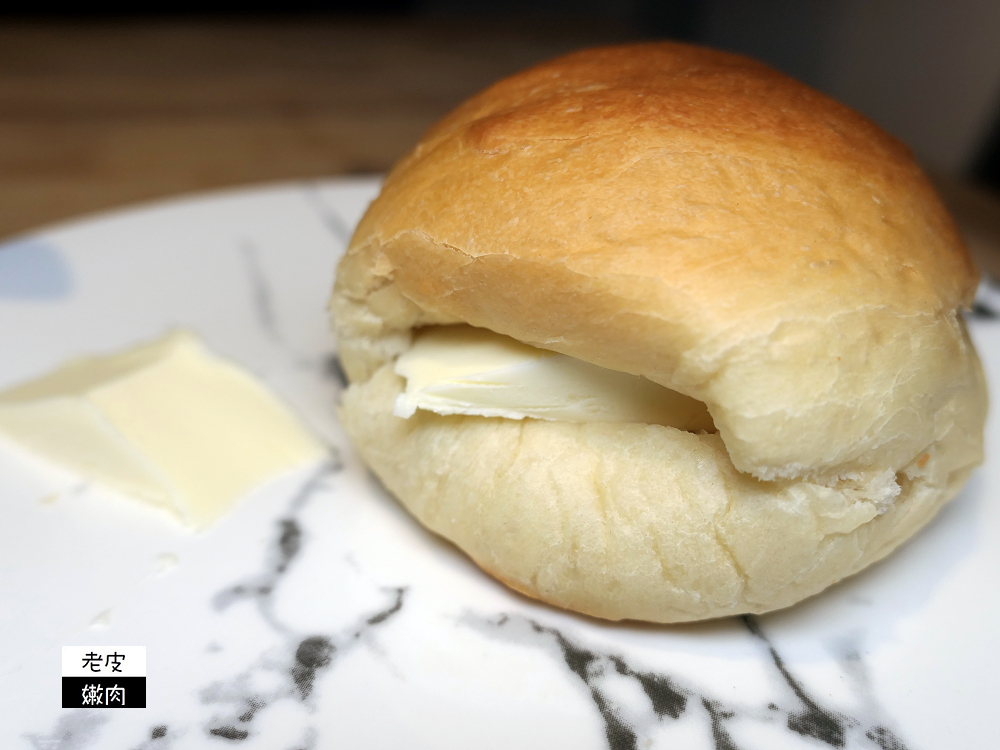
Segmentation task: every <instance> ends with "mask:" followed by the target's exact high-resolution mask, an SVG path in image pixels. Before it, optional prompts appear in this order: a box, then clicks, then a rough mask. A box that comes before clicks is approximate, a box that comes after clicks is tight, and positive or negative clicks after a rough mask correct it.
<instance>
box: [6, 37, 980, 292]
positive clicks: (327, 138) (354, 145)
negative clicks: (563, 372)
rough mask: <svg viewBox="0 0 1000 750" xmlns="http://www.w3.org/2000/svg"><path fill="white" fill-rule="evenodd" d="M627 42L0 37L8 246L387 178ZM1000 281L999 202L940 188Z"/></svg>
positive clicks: (953, 184)
mask: <svg viewBox="0 0 1000 750" xmlns="http://www.w3.org/2000/svg"><path fill="white" fill-rule="evenodd" d="M627 39H628V33H627V32H626V31H624V30H623V29H617V28H614V27H610V28H609V27H607V26H605V25H596V24H588V23H584V22H578V23H574V24H567V23H558V24H557V23H544V22H540V21H532V22H530V23H518V24H513V23H511V22H506V23H505V24H500V23H496V22H488V23H487V22H478V23H475V24H473V23H457V22H456V23H444V22H435V23H418V22H414V21H373V20H335V19H314V20H299V21H285V22H273V21H272V22H266V23H265V22H251V21H238V22H234V21H225V22H223V21H218V22H209V21H199V22H194V21H189V22H150V21H144V22H129V23H108V22H104V23H95V24H89V25H88V24H79V23H77V24H72V25H70V24H64V25H58V24H51V23H48V24H40V23H38V24H7V25H6V26H4V27H2V28H0V237H9V236H10V235H12V234H16V233H18V232H21V231H24V230H26V229H30V228H33V227H36V226H39V225H42V224H46V223H49V222H53V221H57V220H60V219H64V218H68V217H72V216H77V215H81V214H85V213H89V212H93V211H98V210H102V209H107V208H111V207H114V206H119V205H122V204H128V203H133V202H136V201H143V200H148V199H152V198H158V197H163V196H168V195H173V194H179V193H186V192H191V191H197V190H208V189H213V188H219V187H224V186H229V185H237V184H244V183H254V182H267V181H272V180H286V179H296V178H311V177H319V176H327V175H335V174H345V173H348V174H350V173H372V172H383V171H385V170H386V169H388V168H389V167H390V166H391V165H392V164H393V162H394V161H395V160H396V159H398V158H399V157H400V156H402V155H403V154H404V153H405V152H406V151H407V150H408V149H409V148H410V147H411V146H412V145H413V143H414V142H415V141H416V140H417V139H418V138H419V137H420V135H421V134H422V133H423V131H424V130H425V129H426V128H427V127H428V126H429V125H430V124H431V123H433V122H434V121H435V120H436V119H437V118H439V117H440V116H441V115H443V114H444V113H445V112H447V111H448V110H449V109H450V108H451V107H453V106H455V105H456V104H457V103H458V102H460V101H461V100H462V99H463V98H465V97H466V96H468V95H469V94H471V93H473V92H474V91H476V90H478V89H480V88H482V87H484V86H486V85H487V84H489V83H490V82H492V81H494V80H496V79H497V78H500V77H502V76H504V75H507V74H509V73H512V72H514V71H515V70H518V69H520V68H523V67H525V66H527V65H530V64H532V63H534V62H537V61H540V60H543V59H545V58H548V57H552V56H554V55H557V54H561V53H563V52H566V51H568V50H571V49H576V48H579V47H585V46H588V45H594V44H601V43H612V42H619V41H625V40H627ZM937 181H938V183H939V186H940V187H941V189H942V193H943V194H944V195H945V197H946V199H947V200H948V201H949V202H950V203H951V205H952V207H953V210H954V211H955V214H956V216H957V217H958V218H959V221H960V223H961V224H962V226H963V229H964V230H965V232H966V236H967V237H968V239H969V241H970V245H971V246H972V248H973V250H974V252H975V253H976V255H977V256H978V257H979V259H980V262H981V263H982V264H983V266H984V267H985V268H988V269H989V270H990V271H991V273H992V274H993V275H994V276H996V277H997V278H1000V201H998V200H997V199H995V198H994V197H993V196H992V195H990V194H987V193H983V192H982V191H978V190H976V189H974V188H971V187H970V186H968V185H966V184H964V183H962V182H961V181H960V180H956V179H954V178H949V177H947V176H938V177H937Z"/></svg>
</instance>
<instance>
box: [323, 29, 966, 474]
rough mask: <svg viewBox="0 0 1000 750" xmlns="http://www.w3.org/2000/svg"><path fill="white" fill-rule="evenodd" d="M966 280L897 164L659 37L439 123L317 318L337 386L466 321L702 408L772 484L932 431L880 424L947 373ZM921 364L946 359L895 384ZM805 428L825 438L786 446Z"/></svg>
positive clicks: (739, 459) (501, 93) (772, 88)
mask: <svg viewBox="0 0 1000 750" xmlns="http://www.w3.org/2000/svg"><path fill="white" fill-rule="evenodd" d="M975 283H976V272H975V269H974V267H973V265H972V263H971V261H970V259H969V256H968V254H967V252H966V251H965V249H964V247H963V245H962V243H961V241H960V239H959V237H958V235H957V233H956V231H955V227H954V225H953V223H952V221H951V219H950V218H949V217H948V215H947V213H946V212H945V210H944V208H943V207H942V205H941V202H940V201H939V200H938V198H937V196H936V195H935V193H934V191H933V189H932V188H931V187H930V185H929V183H928V181H927V179H926V178H925V176H924V175H923V173H922V172H921V171H920V169H919V168H918V166H917V165H916V163H915V162H914V160H913V159H912V157H911V156H910V154H909V152H908V151H907V149H906V148H905V147H904V146H902V145H901V144H900V143H898V142H897V141H895V140H894V139H892V138H891V137H889V136H888V135H886V134H884V133H882V132H881V131H880V130H878V128H876V127H875V126H874V125H872V124H871V123H870V122H868V121H867V120H865V119H864V118H863V117H861V116H860V115H858V114H856V113H854V112H852V111H851V110H849V109H847V108H846V107H843V106H842V105H840V104H838V103H836V102H834V101H833V100H831V99H829V98H827V97H825V96H823V95H822V94H819V93H817V92H815V91H812V90H811V89H809V88H807V87H806V86H803V85H802V84H799V83H797V82H795V81H793V80H791V79H789V78H787V77H785V76H783V75H781V74H779V73H777V72H775V71H773V70H770V69H769V68H767V67H766V66H764V65H761V64H759V63H756V62H753V61H751V60H748V59H746V58H742V57H738V56H735V55H729V54H724V53H721V52H715V51H711V50H704V49H699V48H695V47H689V46H684V45H677V44H672V43H660V44H649V45H635V46H629V47H612V48H606V49H597V50H588V51H584V52H580V53H576V54H573V55H568V56H566V57H563V58H560V59H558V60H554V61H552V62H550V63H546V64H544V65H540V66H538V67H536V68H532V69H531V70H527V71H525V72H523V73H520V74H518V75H516V76H513V77H511V78H509V79H507V80H504V81H501V82H500V83H498V84H496V85H494V86H493V87H491V88H489V89H487V90H486V91H484V92H482V93H481V94H479V95H478V96H476V97H473V98H472V99H470V100H469V101H468V102H466V103H465V104H463V105H462V106H461V107H459V108H458V109H457V110H456V111H455V112H453V113H452V114H451V115H449V116H448V117H446V118H445V119H444V120H443V121H442V122H441V123H439V124H438V125H437V126H436V127H435V128H433V129H432V130H431V131H430V132H429V133H428V134H427V136H426V137H425V139H424V140H423V141H422V142H421V143H420V144H419V145H418V146H417V148H416V149H415V150H414V152H413V153H412V154H411V155H410V156H408V157H407V158H406V159H404V160H403V162H402V163H400V165H399V166H398V167H397V168H396V169H395V170H394V171H393V172H392V174H391V175H390V176H389V178H388V179H387V180H386V183H385V186H384V188H383V191H382V194H381V195H380V196H379V197H378V199H377V200H376V201H375V202H374V203H373V204H372V206H371V208H370V209H369V211H368V212H367V214H366V215H365V217H364V219H363V220H362V222H361V224H360V226H359V227H358V230H357V232H356V234H355V236H354V239H353V241H352V243H351V247H350V249H349V250H348V253H347V256H346V257H345V258H344V260H343V261H342V263H341V266H340V269H339V273H338V282H337V291H336V297H335V300H334V307H335V317H336V318H337V326H338V333H339V337H340V340H341V348H342V353H343V357H344V359H345V364H346V365H347V369H348V373H349V375H350V376H351V377H352V378H353V379H359V378H360V379H364V378H365V377H368V376H369V375H370V374H371V373H372V372H373V371H374V369H376V368H377V367H378V366H380V365H381V364H382V363H383V362H385V361H387V360H388V359H390V358H391V357H392V356H394V355H395V354H397V353H398V352H399V351H401V349H402V348H405V346H406V345H407V343H408V331H409V329H410V328H412V327H413V326H415V325H421V324H424V323H428V322H469V323H472V324H473V325H477V326H482V327H485V328H489V329H491V330H494V331H497V332H499V333H503V334H506V335H509V336H513V337H514V338H517V339H519V340H522V341H525V342H528V343H532V344H535V345H537V346H541V347H544V348H549V349H553V350H555V351H560V352H563V353H565V354H569V355H571V356H575V357H579V358H581V359H585V360H588V361H591V362H595V363H596V364H600V365H603V366H605V367H610V368H612V369H617V370H622V371H626V372H631V373H634V374H641V375H645V376H646V377H648V378H650V379H651V380H654V381H656V382H659V383H662V384H663V385H666V386H668V387H670V388H673V389H675V390H678V391H680V392H682V393H685V394H687V395H689V396H692V397H694V398H697V399H700V400H702V401H705V402H706V403H707V404H708V405H709V409H710V410H711V412H712V416H713V418H714V419H715V422H716V424H717V425H718V426H719V428H720V431H721V433H722V436H723V438H724V439H725V441H726V444H727V446H728V448H729V450H730V452H731V454H732V456H733V460H734V462H735V463H736V465H737V467H738V468H739V469H740V470H742V471H748V472H751V473H753V474H754V475H756V476H759V477H763V478H768V477H775V476H798V475H805V474H810V473H811V474H815V475H835V474H838V473H840V474H842V473H844V472H850V471H863V470H867V469H869V468H872V467H873V466H876V465H880V464H883V463H885V459H888V461H889V462H890V463H893V464H895V465H900V464H901V463H905V462H906V461H908V460H909V459H910V458H911V457H912V454H913V452H914V451H915V450H917V449H918V447H919V444H920V443H922V442H925V438H926V434H924V433H920V431H919V430H918V433H919V434H917V435H915V436H914V437H913V439H906V438H905V437H901V434H902V432H903V431H904V429H905V430H911V429H913V427H914V425H912V424H909V423H907V424H905V425H903V424H901V425H900V428H899V429H898V430H895V432H896V434H894V435H892V436H890V437H888V438H887V435H886V431H885V430H884V429H883V428H884V425H885V424H886V423H887V422H889V421H891V420H893V419H897V418H900V415H902V414H905V413H907V412H913V411H914V410H919V411H921V412H922V411H925V410H926V409H927V408H934V404H936V403H940V402H941V401H942V400H943V399H944V398H946V397H947V392H948V390H949V389H951V388H953V387H955V384H956V383H957V381H958V380H959V379H961V377H962V375H963V372H964V371H965V369H966V368H967V357H965V355H964V354H963V353H962V351H961V349H962V344H961V337H960V336H959V334H958V328H957V325H956V319H955V311H956V309H957V308H960V307H961V306H962V305H963V304H964V303H967V302H968V301H969V299H970V295H971V294H972V293H973V290H974V287H975ZM916 346H920V347H922V348H923V349H924V350H925V351H926V352H927V353H928V355H930V354H931V353H933V356H934V357H935V358H937V360H938V364H937V365H933V364H932V365H931V367H930V369H929V370H923V369H921V373H923V374H917V373H915V374H913V376H912V377H910V376H909V375H908V376H907V380H906V382H905V383H901V382H900V378H899V377H898V374H899V373H898V369H899V368H900V367H910V364H911V352H912V350H913V348H914V347H916ZM930 360H931V357H930V356H928V357H927V358H926V361H925V362H924V363H923V364H929V363H930ZM923 364H922V367H923ZM779 423H780V424H779ZM817 423H838V424H839V425H840V431H839V435H838V436H837V438H836V439H834V440H830V439H829V438H828V437H826V436H824V437H822V439H819V440H817V441H810V440H808V439H803V436H807V435H809V434H810V431H811V430H812V428H813V426H814V425H815V424H817ZM776 430H778V431H781V432H783V438H782V439H781V440H778V441H775V440H772V439H771V437H770V436H773V435H774V434H775V431H776ZM791 435H798V437H796V438H794V439H792V440H787V439H785V438H787V437H788V436H791ZM887 440H888V442H889V443H891V445H889V444H887ZM884 451H888V452H889V453H890V454H891V455H890V456H885V457H883V456H879V457H878V458H877V459H873V458H872V457H873V456H875V455H877V454H878V453H880V452H884Z"/></svg>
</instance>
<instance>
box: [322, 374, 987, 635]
mask: <svg viewBox="0 0 1000 750" xmlns="http://www.w3.org/2000/svg"><path fill="white" fill-rule="evenodd" d="M403 387H404V382H403V380H402V379H401V378H400V377H399V376H397V375H396V374H395V373H394V372H393V370H392V366H391V364H388V365H385V366H383V367H382V368H381V369H379V370H378V371H377V372H376V373H375V374H374V375H373V376H372V377H371V378H370V379H368V380H367V381H365V382H363V383H355V384H353V385H352V386H351V387H350V388H348V390H347V391H345V393H344V396H343V402H342V406H341V409H340V416H341V421H342V423H343V425H344V427H345V428H346V430H347V432H348V433H349V434H350V436H351V437H352V439H353V440H354V444H355V445H356V446H357V448H358V450H359V451H360V452H361V455H362V457H363V458H364V460H365V461H366V462H367V463H368V465H369V466H371V468H372V469H373V470H374V471H375V473H376V474H377V475H378V477H379V478H380V479H381V480H382V482H383V483H384V484H385V486H386V487H387V488H388V489H389V490H390V491H391V492H392V493H393V494H394V495H395V496H396V497H397V498H399V500H400V501H402V503H403V504H404V505H405V506H406V507H407V508H408V509H409V511H410V512H411V513H412V514H413V515H414V516H416V518H417V519H419V520H420V522H421V523H423V524H424V526H426V527H427V528H428V529H430V530H432V531H434V532H436V533H437V534H440V535H441V536H443V537H445V538H446V539H448V540H450V541H452V542H453V543H455V544H456V545H457V546H458V547H460V548H461V549H462V550H464V551H465V552H466V553H467V554H468V555H469V556H470V557H471V558H472V559H473V560H474V561H475V562H476V563H477V564H478V565H479V566H480V567H481V568H482V569H483V570H485V571H486V572H487V573H489V574H490V575H492V576H494V577H496V578H498V579H499V580H501V581H503V582H504V583H506V584H507V585H508V586H510V587H511V588H514V589H516V590H517V591H520V592H522V593H524V594H526V595H528V596H531V597H534V598H537V599H541V600H543V601H545V602H548V603H550V604H553V605H555V606H558V607H563V608H566V609H570V610H575V611H578V612H582V613H585V614H588V615H593V616H596V617H601V618H606V619H609V620H620V619H635V620H647V621H652V622H662V623H667V622H684V621H691V620H701V619H706V618H712V617H721V616H726V615H735V614H740V613H747V612H755V613H759V612H766V611H769V610H773V609H779V608H782V607H786V606H789V605H791V604H794V603H795V602H797V601H799V600H801V599H804V598H806V597H808V596H811V595H813V594H816V593H817V592H819V591H822V590H823V589H825V588H826V587H827V586H830V585H831V584H833V583H836V582H837V581H838V580H840V579H842V578H844V577H845V576H849V575H851V574H852V573H856V572H857V571H859V570H861V569H862V568H864V567H865V566H867V565H869V564H871V563H873V562H875V561H876V560H878V559H880V558H881V557H884V556H885V555H886V554H888V553H889V552H891V551H892V550H893V549H895V548H896V547H897V546H898V545H899V544H901V543H902V542H903V541H905V540H906V539H907V538H909V537H911V536H912V535H913V534H914V533H915V532H916V531H917V530H918V529H919V528H920V527H922V526H923V525H924V524H926V523H927V522H928V521H929V520H930V519H931V518H932V517H933V516H934V514H935V513H937V511H938V510H939V509H940V508H941V506H942V505H944V503H945V502H947V501H948V500H949V499H950V498H952V497H953V496H954V495H955V494H956V493H957V492H958V490H959V489H960V488H961V486H962V484H963V482H964V481H965V479H966V478H967V477H968V475H969V473H970V472H971V471H972V469H973V468H974V467H975V466H976V465H977V464H979V463H980V462H981V460H982V434H983V429H982V425H983V418H984V417H983V415H984V413H985V384H984V382H983V379H982V375H981V371H979V377H978V379H977V382H975V383H972V382H970V383H969V384H968V387H966V388H964V389H962V390H961V391H958V392H956V393H954V394H953V397H952V398H951V400H950V401H949V402H948V403H947V404H946V405H945V406H944V407H943V408H942V409H941V410H940V411H939V412H938V413H937V415H936V416H935V417H934V419H935V440H934V442H933V443H931V444H930V445H928V446H927V448H926V449H925V450H924V451H922V452H921V453H920V454H918V455H917V456H916V457H915V458H914V460H913V461H912V462H911V463H910V464H909V465H907V466H905V467H903V468H902V469H900V470H899V471H894V470H892V469H886V470H884V471H881V472H874V473H870V474H867V475H864V476H850V477H846V478H842V479H841V480H839V481H838V482H837V483H836V484H835V485H833V486H826V485H822V484H817V483H813V482H810V481H804V480H788V481H770V482H765V481H759V480H757V479H754V478H753V477H751V476H748V475H746V474H741V473H740V472H738V471H737V470H736V469H735V468H734V467H733V464H732V462H731V461H730V458H729V455H728V453H727V452H726V447H725V445H724V444H723V442H722V440H721V438H720V437H719V436H718V435H717V434H692V433H688V432H682V431H680V430H676V429H673V428H670V427H662V426H659V425H645V424H618V423H570V422H546V421H539V420H531V419H526V420H523V421H514V420H507V419H491V418H484V417H464V416H447V417H446V416H440V415H437V414H432V413H429V412H422V411H418V412H417V414H416V415H415V416H413V417H411V418H409V419H400V418H397V417H395V416H393V414H392V406H393V401H394V400H395V398H396V396H397V395H398V394H399V393H400V392H401V391H402V390H403Z"/></svg>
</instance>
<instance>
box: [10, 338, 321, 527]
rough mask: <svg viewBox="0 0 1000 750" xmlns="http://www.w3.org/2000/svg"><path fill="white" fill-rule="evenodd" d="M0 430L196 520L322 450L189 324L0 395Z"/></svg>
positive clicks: (205, 520) (207, 519) (204, 521)
mask: <svg viewBox="0 0 1000 750" xmlns="http://www.w3.org/2000/svg"><path fill="white" fill-rule="evenodd" d="M0 432H3V433H5V434H6V435H7V436H8V437H10V438H12V439H13V440H14V441H16V442H18V443H20V444H22V445H23V446H25V447H27V448H28V449H30V450H32V451H34V452H36V453H38V454H40V455H42V456H44V457H46V458H48V459H50V460H52V461H54V462H56V463H59V464H61V465H63V466H65V467H66V468H68V469H71V470H72V471H75V472H77V473H79V474H81V475H83V476H84V477H86V478H88V479H90V480H93V481H95V482H98V483H100V484H103V485H106V486H107V487H109V488H111V489H113V490H116V491H118V492H120V493H123V494H125V495H128V496H131V497H135V498H139V499H142V500H145V501H147V502H150V503H153V504H156V505H160V506H164V507H166V508H168V509H170V510H172V511H174V512H175V513H176V514H178V515H179V516H180V517H181V518H182V519H183V520H184V521H185V522H186V523H187V524H188V525H190V526H192V527H195V528H202V527H204V526H206V525H208V524H210V523H211V522H212V521H214V520H216V519H217V518H218V517H219V516H221V515H223V514H224V513H225V512H226V511H228V510H229V509H230V508H231V507H232V506H233V505H234V504H235V503H236V501H237V500H239V499H240V497H242V496H243V495H245V494H246V493H247V492H248V491H249V490H251V489H252V488H253V487H254V486H255V485H257V484H259V483H261V482H262V481H264V480H266V479H268V478H270V477H272V476H275V475H277V474H279V473H281V472H283V471H286V470H289V469H291V468H294V467H297V466H303V465H305V464H307V463H310V462H314V461H317V460H319V459H321V458H322V457H323V456H324V455H325V454H326V453H327V449H326V448H325V447H324V445H323V444H322V443H321V442H320V441H319V440H318V439H316V437H314V436H313V435H312V434H311V433H310V432H309V431H308V430H306V429H305V428H304V427H303V426H302V425H301V424H300V423H299V422H298V420H297V419H296V418H295V417H294V416H293V415H292V414H291V413H290V412H289V411H288V410H287V409H286V408H285V407H284V406H283V405H282V404H281V403H279V402H278V401H277V400H276V399H275V398H274V397H273V396H272V395H271V394H270V393H269V392H268V391H267V390H266V389H265V388H264V387H263V386H262V385H260V384H259V383H258V382H257V381H256V380H255V379H253V378H252V377H251V376H249V375H248V374H247V373H245V372H244V371H243V370H241V369H240V368H239V367H237V366H235V365H233V364H231V363H229V362H227V361H225V360H222V359H220V358H218V357H216V356H213V355H212V354H210V353H209V352H208V351H206V350H205V348H204V347H203V346H202V344H201V342H200V341H199V340H198V339H197V338H196V337H195V336H194V335H192V334H190V333H186V332H174V333H171V334H168V335H167V336H165V337H163V338H162V339H159V340H157V341H154V342H152V343H149V344H145V345H142V346H139V347H136V348H134V349H131V350H129V351H126V352H123V353H119V354H113V355H109V356H100V357H90V358H86V359H79V360H75V361H73V362H69V363H67V364H66V365H64V366H63V367H61V368H59V369H57V370H56V371H55V372H53V373H51V374H49V375H46V376H44V377H42V378H40V379H38V380H35V381H33V382H30V383H26V384H24V385H20V386H17V387H15V388H12V389H10V390H8V391H5V392H3V393H0Z"/></svg>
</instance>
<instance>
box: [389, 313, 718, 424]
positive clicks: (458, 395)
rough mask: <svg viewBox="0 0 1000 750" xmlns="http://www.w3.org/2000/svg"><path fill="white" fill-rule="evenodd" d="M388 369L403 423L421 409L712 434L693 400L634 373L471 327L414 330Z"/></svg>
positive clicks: (704, 412) (702, 406)
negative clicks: (398, 383) (395, 379)
mask: <svg viewBox="0 0 1000 750" xmlns="http://www.w3.org/2000/svg"><path fill="white" fill-rule="evenodd" d="M395 370H396V373H397V374H399V375H401V376H402V377H404V378H406V390H405V392H404V393H401V394H400V395H399V396H398V397H397V399H396V403H395V405H394V408H393V413H394V414H395V415H396V416H398V417H403V418H409V417H410V416H412V415H413V414H414V413H415V412H416V410H417V409H424V410H427V411H432V412H435V413H437V414H443V415H447V414H468V415H475V416H482V417H503V418H505V419H524V418H526V417H531V418H535V419H548V420H562V421H567V422H643V423H646V424H659V425H666V426H669V427H676V428H678V429H681V430H691V431H698V430H713V429H714V427H713V425H712V418H711V416H709V413H708V409H707V408H706V407H705V404H703V403H702V402H700V401H696V400H695V399H692V398H689V397H687V396H685V395H683V394H680V393H677V392H676V391H672V390H670V389H669V388H664V387H663V386H661V385H657V384H656V383H653V382H651V381H649V380H646V379H645V378H642V377H639V376H637V375H629V374H627V373H623V372H617V371H615V370H608V369H606V368H603V367H598V366H597V365H593V364H590V363H589V362H584V361H583V360H579V359H576V358H574V357H568V356H566V355H563V354H557V353H555V352H550V351H545V350H543V349H537V348H535V347H533V346H529V345H527V344H524V343H521V342H520V341H516V340H515V339H512V338H510V337H508V336H501V335H500V334H497V333H493V332H492V331H487V330H485V329H482V328H473V327H472V326H466V325H457V326H438V327H433V328H427V329H424V330H422V331H420V332H418V333H417V334H416V337H415V339H414V342H413V345H412V346H411V347H410V349H408V350H407V351H406V352H404V353H403V354H402V355H401V356H400V357H399V359H398V360H396V366H395Z"/></svg>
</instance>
